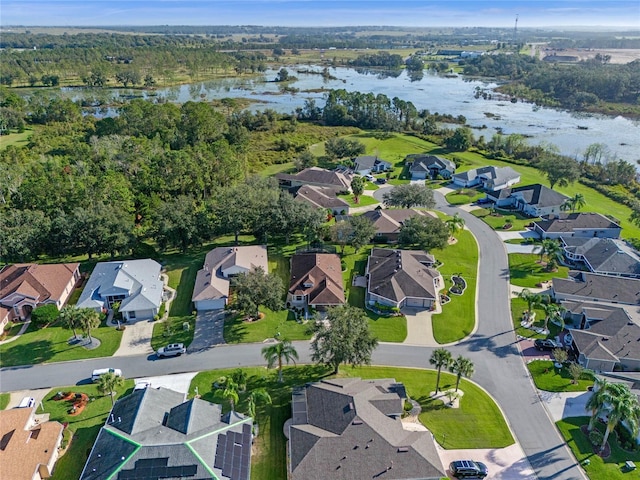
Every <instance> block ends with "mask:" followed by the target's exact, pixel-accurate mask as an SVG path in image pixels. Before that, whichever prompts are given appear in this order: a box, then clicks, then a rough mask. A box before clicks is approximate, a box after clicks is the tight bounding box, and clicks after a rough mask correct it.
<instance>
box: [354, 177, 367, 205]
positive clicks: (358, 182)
mask: <svg viewBox="0 0 640 480" xmlns="http://www.w3.org/2000/svg"><path fill="white" fill-rule="evenodd" d="M351 192H352V193H353V199H354V201H355V203H360V195H362V194H363V193H364V178H363V177H354V179H353V180H351Z"/></svg>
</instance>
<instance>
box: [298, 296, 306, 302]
mask: <svg viewBox="0 0 640 480" xmlns="http://www.w3.org/2000/svg"><path fill="white" fill-rule="evenodd" d="M302 300H304V296H303V295H296V301H298V302H300V301H302Z"/></svg>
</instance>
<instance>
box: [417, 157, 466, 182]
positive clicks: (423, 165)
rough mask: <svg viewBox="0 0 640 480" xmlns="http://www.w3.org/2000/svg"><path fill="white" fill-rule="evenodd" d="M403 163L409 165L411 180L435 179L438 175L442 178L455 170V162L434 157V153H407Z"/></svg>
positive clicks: (450, 174) (449, 176) (447, 176)
mask: <svg viewBox="0 0 640 480" xmlns="http://www.w3.org/2000/svg"><path fill="white" fill-rule="evenodd" d="M405 163H406V164H408V165H409V174H410V175H411V180H426V179H427V178H432V179H435V178H437V177H438V175H439V176H441V177H442V178H451V176H452V175H453V174H454V173H455V172H456V164H455V163H453V162H452V161H451V160H448V159H446V158H442V157H436V156H435V155H422V154H412V155H407V157H406V158H405Z"/></svg>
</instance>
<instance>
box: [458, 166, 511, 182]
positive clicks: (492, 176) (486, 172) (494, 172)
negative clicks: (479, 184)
mask: <svg viewBox="0 0 640 480" xmlns="http://www.w3.org/2000/svg"><path fill="white" fill-rule="evenodd" d="M453 177H454V178H459V179H461V180H465V181H467V182H468V181H471V180H474V179H475V178H477V177H482V178H484V179H486V180H487V181H489V183H491V184H493V185H496V184H501V183H506V182H508V181H510V180H514V179H516V178H519V177H520V174H519V173H518V172H516V171H515V170H514V169H513V168H511V167H495V166H493V165H489V166H486V167H480V168H472V169H471V170H467V171H466V172H461V173H456V174H455V175H453Z"/></svg>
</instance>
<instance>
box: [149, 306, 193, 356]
mask: <svg viewBox="0 0 640 480" xmlns="http://www.w3.org/2000/svg"><path fill="white" fill-rule="evenodd" d="M185 322H187V323H188V324H189V330H185V329H184V327H183V325H184V323H185ZM195 327H196V318H195V317H194V316H193V315H187V316H184V317H169V318H167V319H166V320H163V321H157V322H155V323H154V324H153V335H152V336H151V348H153V350H154V351H155V350H158V349H159V348H160V347H164V346H165V345H168V344H170V343H183V344H184V346H185V347H188V346H189V345H191V342H193V330H194V328H195Z"/></svg>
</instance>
